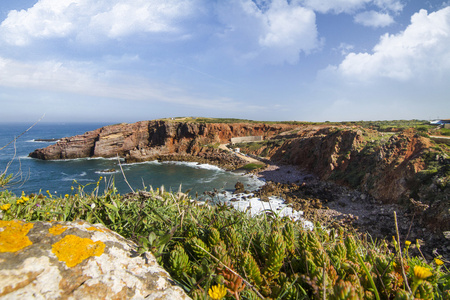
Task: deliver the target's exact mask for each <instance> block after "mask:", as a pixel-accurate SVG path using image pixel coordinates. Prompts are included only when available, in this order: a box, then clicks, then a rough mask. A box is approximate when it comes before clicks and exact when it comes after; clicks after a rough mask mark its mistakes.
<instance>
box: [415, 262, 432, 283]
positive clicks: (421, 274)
mask: <svg viewBox="0 0 450 300" xmlns="http://www.w3.org/2000/svg"><path fill="white" fill-rule="evenodd" d="M432 275H433V273H431V271H430V269H428V268H425V267H422V266H417V265H416V266H414V276H415V277H416V278H417V279H421V280H423V279H426V278H428V277H430V276H432Z"/></svg>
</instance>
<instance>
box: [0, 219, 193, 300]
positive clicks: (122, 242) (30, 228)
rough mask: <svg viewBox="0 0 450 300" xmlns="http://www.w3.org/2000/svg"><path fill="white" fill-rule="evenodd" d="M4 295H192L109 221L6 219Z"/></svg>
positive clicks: (0, 295) (1, 230)
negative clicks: (138, 250) (113, 227)
mask: <svg viewBox="0 0 450 300" xmlns="http://www.w3.org/2000/svg"><path fill="white" fill-rule="evenodd" d="M0 299H190V298H189V297H188V296H187V295H186V294H185V293H184V291H183V290H182V289H181V288H180V287H179V286H177V285H176V284H175V283H174V282H173V281H172V280H171V278H170V276H169V274H168V273H167V272H166V271H165V270H164V269H162V268H161V267H160V266H159V265H158V263H157V261H156V259H155V257H154V256H153V255H152V254H151V253H149V252H145V253H144V254H142V255H140V254H139V253H138V252H137V246H136V245H135V244H134V243H133V242H131V241H129V240H127V239H125V238H123V237H122V236H120V235H119V234H117V233H115V232H113V231H111V230H109V229H107V228H106V227H104V226H103V225H98V224H95V225H92V224H89V223H87V222H84V221H78V222H35V223H25V222H22V221H18V220H13V221H1V220H0Z"/></svg>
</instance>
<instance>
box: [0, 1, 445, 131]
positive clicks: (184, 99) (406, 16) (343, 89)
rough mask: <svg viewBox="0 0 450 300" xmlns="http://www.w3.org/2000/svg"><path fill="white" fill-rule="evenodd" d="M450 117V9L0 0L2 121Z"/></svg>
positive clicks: (405, 4)
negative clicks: (43, 116)
mask: <svg viewBox="0 0 450 300" xmlns="http://www.w3.org/2000/svg"><path fill="white" fill-rule="evenodd" d="M44 114H45V118H44V121H48V122H110V123H117V122H136V121H140V120H152V119H157V118H166V117H186V116H193V117H216V118H241V119H251V120H268V121H269V120H270V121H288V120H296V121H359V120H399V119H419V120H430V119H437V118H450V1H445V2H444V1H442V0H441V1H438V0H430V1H427V0H0V122H24V121H25V122H33V121H36V120H38V119H39V118H40V117H41V116H42V115H44Z"/></svg>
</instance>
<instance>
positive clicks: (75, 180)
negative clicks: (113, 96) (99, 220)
mask: <svg viewBox="0 0 450 300" xmlns="http://www.w3.org/2000/svg"><path fill="white" fill-rule="evenodd" d="M32 124H33V123H32V122H30V123H17V124H0V148H2V147H3V146H5V145H7V144H8V143H9V142H11V141H12V140H14V138H15V137H17V136H19V135H20V134H21V133H23V132H24V131H25V130H27V129H28V128H29V127H30V126H31V125H32ZM105 125H108V124H101V123H83V124H69V123H42V122H41V123H38V124H36V125H35V126H34V127H33V128H31V129H30V130H29V131H28V132H26V133H25V134H23V135H22V136H20V137H19V138H18V139H17V140H16V142H15V143H12V144H10V145H8V146H7V147H6V148H4V149H2V150H0V172H3V171H4V170H5V169H6V168H7V166H8V165H9V167H8V172H7V173H8V174H16V178H15V180H14V182H13V184H12V185H11V186H10V187H8V190H9V191H12V192H14V193H15V194H16V195H18V194H20V193H22V191H23V192H25V193H26V194H30V193H46V191H47V190H48V191H50V192H51V193H52V194H55V195H57V196H61V195H65V194H71V193H74V192H76V189H77V188H78V187H79V186H80V185H81V186H84V189H85V191H86V192H90V191H92V190H93V189H94V188H95V187H96V183H97V181H99V178H100V177H102V178H103V179H102V180H101V183H100V192H102V191H104V190H105V189H106V188H107V187H109V186H110V183H111V182H114V185H115V187H116V188H117V190H118V191H119V193H121V194H126V193H129V192H131V189H130V187H129V186H128V185H127V184H126V182H125V180H124V176H123V174H122V172H121V171H120V166H119V162H118V161H117V159H116V158H115V159H105V158H83V159H71V160H58V161H42V160H38V159H32V158H30V157H28V154H29V153H30V152H32V151H33V150H35V149H37V148H44V147H46V146H48V145H50V144H52V143H55V142H48V141H46V142H43V141H38V140H42V139H60V138H62V137H69V136H73V135H77V134H82V133H84V132H86V131H90V130H94V129H97V128H99V127H102V126H105ZM121 164H122V168H123V173H124V174H125V176H126V179H127V180H128V183H129V184H130V186H131V187H132V188H133V189H134V190H143V189H147V190H148V189H150V187H152V188H153V189H156V188H160V187H161V186H164V188H165V189H166V190H169V191H174V192H177V191H179V190H180V189H181V191H182V192H186V191H189V195H191V196H194V197H195V195H198V196H199V198H203V199H205V198H207V196H205V195H204V193H205V192H207V191H214V190H217V191H227V192H232V191H234V186H235V184H236V183H237V182H238V181H240V182H242V183H243V184H244V186H245V187H246V188H247V189H249V190H254V189H256V188H258V187H259V186H261V185H262V184H263V182H262V181H260V180H258V179H256V178H255V177H252V176H247V175H243V174H242V173H235V172H228V171H225V170H223V169H220V168H218V167H216V166H212V165H208V164H198V163H192V162H189V163H188V162H186V163H183V162H157V161H150V162H144V163H134V164H125V163H123V162H122V163H121ZM112 169H114V170H116V171H114V172H108V171H110V170H112ZM72 187H74V189H72ZM200 200H201V199H200Z"/></svg>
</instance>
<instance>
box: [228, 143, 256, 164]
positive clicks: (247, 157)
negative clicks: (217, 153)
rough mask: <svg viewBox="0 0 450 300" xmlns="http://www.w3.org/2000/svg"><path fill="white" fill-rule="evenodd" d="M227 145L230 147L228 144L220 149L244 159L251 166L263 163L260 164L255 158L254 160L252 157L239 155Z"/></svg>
mask: <svg viewBox="0 0 450 300" xmlns="http://www.w3.org/2000/svg"><path fill="white" fill-rule="evenodd" d="M227 145H228V144H220V146H219V149H222V150H226V151H228V152H232V153H234V155H236V156H237V157H239V158H242V159H244V160H246V161H248V163H249V164H252V163H261V162H260V161H259V160H257V159H254V158H252V157H249V156H247V155H244V154H242V153H239V152H234V151H233V150H231V149H229V148H228V147H227Z"/></svg>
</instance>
